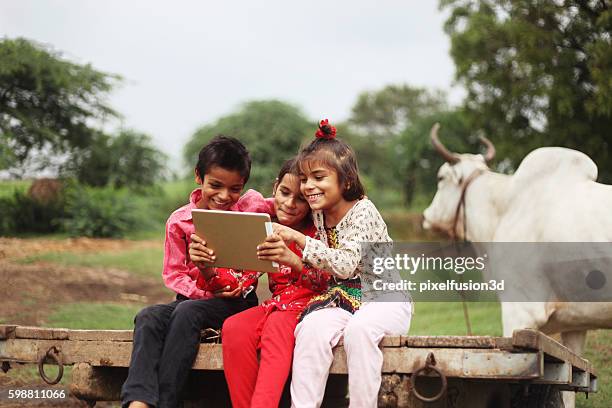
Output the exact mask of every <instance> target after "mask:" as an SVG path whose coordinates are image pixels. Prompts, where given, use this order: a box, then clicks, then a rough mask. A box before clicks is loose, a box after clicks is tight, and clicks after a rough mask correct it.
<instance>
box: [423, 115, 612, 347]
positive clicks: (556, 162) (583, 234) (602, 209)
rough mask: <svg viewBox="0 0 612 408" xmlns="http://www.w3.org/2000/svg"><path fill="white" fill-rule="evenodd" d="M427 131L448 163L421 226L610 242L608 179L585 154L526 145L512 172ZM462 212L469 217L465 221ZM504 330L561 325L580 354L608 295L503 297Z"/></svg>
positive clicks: (492, 237)
mask: <svg viewBox="0 0 612 408" xmlns="http://www.w3.org/2000/svg"><path fill="white" fill-rule="evenodd" d="M437 130H438V125H437V124H436V125H434V127H433V128H432V131H431V139H432V143H433V145H434V147H435V148H436V150H437V151H438V152H439V153H440V154H441V155H442V156H443V158H444V159H445V160H446V163H445V164H443V165H442V166H441V167H440V170H439V171H438V191H437V192H436V195H435V196H434V198H433V201H432V203H431V205H430V206H429V207H428V208H427V209H426V210H425V212H424V213H423V215H424V221H423V226H424V228H435V229H439V230H442V231H445V232H447V233H449V234H450V235H451V236H454V237H457V238H463V237H464V235H465V236H466V238H467V239H468V240H470V241H473V242H612V186H609V185H604V184H600V183H597V182H596V181H595V180H596V179H597V166H596V165H595V163H594V162H593V161H592V160H591V159H590V158H589V157H588V156H587V155H585V154H583V153H581V152H579V151H576V150H571V149H566V148H561V147H543V148H539V149H536V150H534V151H532V152H531V153H529V154H528V155H527V156H526V157H525V158H524V159H523V161H522V163H521V164H520V166H519V167H518V169H517V170H516V172H515V173H514V174H513V175H511V176H509V175H503V174H499V173H495V172H493V171H491V170H490V169H489V168H488V166H487V164H486V163H487V161H488V160H490V159H492V158H493V156H494V154H495V149H494V147H493V145H492V143H491V142H490V141H488V140H487V139H486V138H481V140H482V141H483V143H485V144H486V145H487V146H488V151H487V153H486V154H485V155H484V156H483V155H474V154H457V153H452V152H450V151H448V150H447V149H446V148H445V147H444V146H443V145H442V143H440V141H439V139H438V136H437ZM464 220H465V221H466V222H465V224H464ZM502 321H503V330H504V336H511V335H512V332H513V330H515V329H521V328H535V329H538V330H541V331H543V332H544V333H548V334H552V333H561V338H562V342H563V343H564V344H565V345H566V346H568V347H569V348H570V349H572V350H573V351H574V352H576V353H577V354H582V351H583V348H584V343H585V339H586V331H587V330H589V329H598V328H608V329H609V328H612V303H605V302H600V303H588V302H571V303H570V302H546V303H544V302H540V303H534V302H532V303H510V302H504V303H502Z"/></svg>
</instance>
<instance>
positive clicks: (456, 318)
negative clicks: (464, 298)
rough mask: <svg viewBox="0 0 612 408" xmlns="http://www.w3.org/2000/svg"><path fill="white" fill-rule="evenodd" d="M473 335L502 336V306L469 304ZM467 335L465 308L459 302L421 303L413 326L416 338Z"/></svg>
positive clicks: (411, 329)
mask: <svg viewBox="0 0 612 408" xmlns="http://www.w3.org/2000/svg"><path fill="white" fill-rule="evenodd" d="M467 305H468V314H469V317H470V322H471V324H472V332H473V334H474V335H487V336H501V334H502V325H501V311H500V305H499V303H493V302H472V303H468V304H467ZM466 333H467V329H466V323H465V318H464V315H463V306H462V304H461V303H458V302H418V303H416V304H415V314H414V317H413V319H412V323H411V325H410V334H411V335H415V336H452V335H457V336H464V335H466Z"/></svg>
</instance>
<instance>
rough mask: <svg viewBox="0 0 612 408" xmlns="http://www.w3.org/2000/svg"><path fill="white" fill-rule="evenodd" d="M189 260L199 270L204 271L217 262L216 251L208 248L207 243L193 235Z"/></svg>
mask: <svg viewBox="0 0 612 408" xmlns="http://www.w3.org/2000/svg"><path fill="white" fill-rule="evenodd" d="M189 258H191V262H193V263H194V265H195V266H197V267H198V268H199V269H201V270H203V269H206V268H209V267H210V265H207V264H211V263H213V262H214V261H215V259H216V257H215V251H213V250H212V249H210V248H208V247H207V246H206V241H204V240H203V239H202V238H200V237H199V236H197V235H196V234H191V243H190V244H189Z"/></svg>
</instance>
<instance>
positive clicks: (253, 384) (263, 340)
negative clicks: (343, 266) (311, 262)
mask: <svg viewBox="0 0 612 408" xmlns="http://www.w3.org/2000/svg"><path fill="white" fill-rule="evenodd" d="M303 233H304V234H305V235H307V236H311V237H312V236H314V234H315V228H314V226H312V225H310V226H309V227H308V228H306V230H305V231H303ZM289 248H290V249H291V251H293V252H294V253H295V254H296V255H298V256H299V257H300V258H301V257H302V252H301V250H300V249H299V248H298V247H297V246H296V245H295V244H294V243H292V244H291V245H290V246H289ZM329 277H330V275H329V274H327V273H326V272H323V271H320V270H317V269H313V268H310V267H308V266H305V267H304V268H303V269H302V270H301V271H293V270H292V269H291V268H290V267H288V266H285V265H281V268H280V272H279V273H274V274H268V278H269V284H270V291H271V292H272V298H271V299H268V300H266V301H265V302H263V303H262V304H261V305H259V306H257V307H253V308H250V309H248V310H245V311H244V312H241V313H238V314H236V315H234V316H232V317H230V318H228V319H227V320H226V321H225V323H224V325H223V367H224V371H225V378H226V379H227V384H228V387H229V391H230V396H231V398H232V405H233V406H234V407H235V408H242V407H271V406H278V403H279V401H280V398H281V394H282V392H283V387H284V386H285V382H286V381H287V378H288V376H289V371H290V370H291V359H292V356H293V346H294V344H295V338H294V335H293V332H294V330H295V326H296V325H297V318H298V316H299V314H300V312H301V311H302V309H303V308H304V307H305V306H306V304H307V303H308V301H309V300H310V298H311V297H312V296H314V295H317V294H319V293H321V292H322V291H324V290H325V289H326V288H327V282H328V280H329ZM258 351H259V356H260V358H259V360H258V358H257V352H258Z"/></svg>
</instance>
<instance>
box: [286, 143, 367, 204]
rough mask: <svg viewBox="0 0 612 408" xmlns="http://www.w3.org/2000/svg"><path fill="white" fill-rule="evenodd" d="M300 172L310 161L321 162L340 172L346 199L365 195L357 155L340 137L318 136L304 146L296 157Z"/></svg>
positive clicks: (343, 194)
mask: <svg viewBox="0 0 612 408" xmlns="http://www.w3.org/2000/svg"><path fill="white" fill-rule="evenodd" d="M296 162H297V167H298V169H299V172H300V173H303V172H304V170H303V169H304V166H305V165H308V163H320V164H322V165H324V166H325V167H329V168H331V169H334V170H335V171H336V172H337V173H338V183H339V184H340V188H341V189H342V197H343V198H344V199H345V200H346V201H354V200H359V199H361V198H363V197H364V196H365V188H364V187H363V184H361V180H360V179H359V169H358V168H357V157H356V156H355V152H354V151H353V149H351V147H350V146H349V145H348V144H346V143H345V142H344V141H342V140H340V139H336V138H334V139H325V138H317V139H315V140H313V141H312V142H310V144H308V145H307V146H305V147H302V149H301V150H300V152H299V153H298V155H297V158H296Z"/></svg>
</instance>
